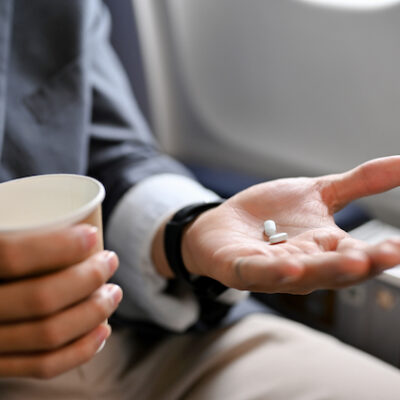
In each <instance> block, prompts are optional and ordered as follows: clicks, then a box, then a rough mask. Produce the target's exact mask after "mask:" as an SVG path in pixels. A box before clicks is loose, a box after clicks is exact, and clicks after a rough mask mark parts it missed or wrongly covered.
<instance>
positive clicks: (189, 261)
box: [164, 201, 227, 298]
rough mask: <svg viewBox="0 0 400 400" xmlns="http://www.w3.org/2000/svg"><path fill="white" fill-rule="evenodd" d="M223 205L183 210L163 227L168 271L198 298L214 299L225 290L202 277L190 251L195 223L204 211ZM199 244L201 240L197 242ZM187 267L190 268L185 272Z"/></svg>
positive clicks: (217, 203)
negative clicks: (184, 283)
mask: <svg viewBox="0 0 400 400" xmlns="http://www.w3.org/2000/svg"><path fill="white" fill-rule="evenodd" d="M221 203H222V201H217V202H212V203H201V204H193V205H190V206H187V207H184V208H182V209H181V210H179V211H178V212H177V213H175V214H174V216H173V217H172V218H171V220H170V221H169V222H168V223H167V224H166V227H165V231H164V250H165V256H166V259H167V262H168V264H169V267H170V269H171V270H172V271H173V272H174V274H175V278H176V279H179V280H181V281H183V282H186V284H187V285H189V286H190V287H191V288H192V290H193V291H194V292H195V293H196V294H197V295H198V296H201V297H208V298H215V297H217V296H218V295H220V294H221V293H222V292H223V291H225V290H226V289H227V288H226V286H224V285H223V284H221V283H220V282H218V281H216V280H214V279H211V278H208V277H206V276H200V277H199V276H196V275H201V271H200V268H198V263H197V259H196V257H195V256H194V253H193V251H191V250H192V249H191V243H192V240H191V238H192V235H193V237H194V234H193V233H191V232H192V229H193V227H194V225H195V219H197V217H198V216H199V215H200V214H202V213H204V212H206V211H207V210H209V209H211V208H214V207H217V206H218V205H220V204H221ZM199 242H200V244H201V238H200V240H199ZM188 266H189V268H188Z"/></svg>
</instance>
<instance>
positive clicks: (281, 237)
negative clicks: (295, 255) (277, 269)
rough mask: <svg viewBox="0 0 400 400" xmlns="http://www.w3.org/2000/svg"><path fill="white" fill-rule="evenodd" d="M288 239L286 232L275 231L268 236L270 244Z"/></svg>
mask: <svg viewBox="0 0 400 400" xmlns="http://www.w3.org/2000/svg"><path fill="white" fill-rule="evenodd" d="M286 240H288V234H287V233H286V232H282V233H277V234H276V235H272V236H270V237H269V242H270V243H271V244H275V243H281V242H286Z"/></svg>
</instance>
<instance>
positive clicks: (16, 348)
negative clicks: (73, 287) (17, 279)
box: [0, 284, 122, 360]
mask: <svg viewBox="0 0 400 400" xmlns="http://www.w3.org/2000/svg"><path fill="white" fill-rule="evenodd" d="M121 299H122V291H121V289H120V288H119V287H118V286H117V285H112V284H108V285H103V286H102V287H101V288H100V289H98V290H97V291H96V292H95V293H93V294H92V295H91V296H90V297H89V298H88V299H86V300H85V301H83V302H81V303H79V304H77V305H75V306H73V307H70V308H68V309H66V310H64V311H62V312H60V313H58V314H56V315H54V316H51V317H48V318H45V319H41V320H36V321H29V322H25V323H17V324H8V325H4V324H3V325H0V354H5V353H7V354H8V353H21V352H24V353H27V352H33V351H35V352H36V351H49V350H55V349H58V348H60V347H62V346H65V345H66V344H67V343H70V342H72V341H73V340H76V339H77V338H79V337H81V336H83V335H85V334H86V333H87V332H90V331H92V330H93V329H95V328H96V327H97V326H98V325H100V324H101V323H103V322H104V320H106V319H107V318H108V317H109V316H110V315H111V314H112V313H113V312H114V311H115V309H116V308H117V306H118V304H119V303H120V301H121ZM0 360H1V356H0Z"/></svg>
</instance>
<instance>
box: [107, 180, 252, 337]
mask: <svg viewBox="0 0 400 400" xmlns="http://www.w3.org/2000/svg"><path fill="white" fill-rule="evenodd" d="M218 199H219V197H218V196H217V195H216V194H215V193H214V192H212V191H210V190H208V189H205V188H204V187H203V186H201V185H200V184H199V183H198V182H196V181H194V180H192V179H190V178H188V177H185V176H181V175H175V174H160V175H154V176H152V177H150V178H147V179H145V180H143V181H142V182H140V183H139V184H137V185H136V186H134V187H133V188H131V189H130V190H129V191H128V192H127V193H126V194H125V195H124V196H123V197H122V199H121V200H120V201H119V203H118V204H117V207H116V208H115V210H114V212H113V213H112V215H111V217H110V221H109V225H108V229H107V232H106V245H107V247H108V248H109V249H112V250H114V251H116V253H117V254H118V256H119V259H120V267H119V269H118V270H117V272H116V274H115V277H114V278H115V281H116V282H117V283H118V284H120V285H121V286H122V289H123V290H124V299H123V301H122V302H121V304H120V307H119V309H118V313H119V314H120V315H121V316H122V317H126V318H130V319H136V320H143V321H151V322H154V323H156V324H158V325H161V326H163V327H165V328H167V329H171V330H175V331H184V330H185V329H187V328H188V327H189V326H191V325H192V324H193V323H195V322H196V321H197V319H198V317H199V307H198V303H197V301H196V299H195V297H194V295H193V294H192V293H191V292H190V290H188V289H186V288H185V287H182V289H181V291H180V293H178V294H174V295H171V294H167V293H165V288H166V285H167V280H166V279H165V278H163V277H161V276H160V275H159V274H158V273H157V271H156V270H155V267H154V266H153V264H152V261H151V243H152V240H153V237H154V235H155V233H156V232H157V230H158V228H159V226H160V224H161V223H162V222H163V221H164V220H165V218H167V217H168V215H171V214H172V213H173V212H174V211H176V210H178V209H180V208H182V207H184V206H186V205H189V204H193V203H197V202H211V201H215V200H218ZM232 293H236V294H232ZM239 293H240V292H238V291H236V290H234V289H230V290H228V291H226V292H225V293H223V294H222V295H221V296H220V298H221V301H222V302H227V303H231V302H236V301H237V300H239V299H240V298H242V297H243V295H245V294H244V293H241V294H239Z"/></svg>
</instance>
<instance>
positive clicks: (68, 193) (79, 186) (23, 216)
mask: <svg viewBox="0 0 400 400" xmlns="http://www.w3.org/2000/svg"><path fill="white" fill-rule="evenodd" d="M104 196H105V190H104V186H103V185H102V184H101V183H100V182H98V181H97V180H95V179H93V178H89V177H87V176H82V175H70V174H51V175H37V176H31V177H27V178H21V179H15V180H12V181H8V182H4V183H1V184H0V235H8V234H18V233H27V232H43V231H51V230H56V229H60V228H64V227H67V226H70V225H75V224H78V223H88V224H91V225H94V226H96V227H97V228H98V230H99V244H98V248H97V249H96V250H97V251H98V250H101V249H102V248H103V234H102V219H101V203H102V201H103V199H104Z"/></svg>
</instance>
